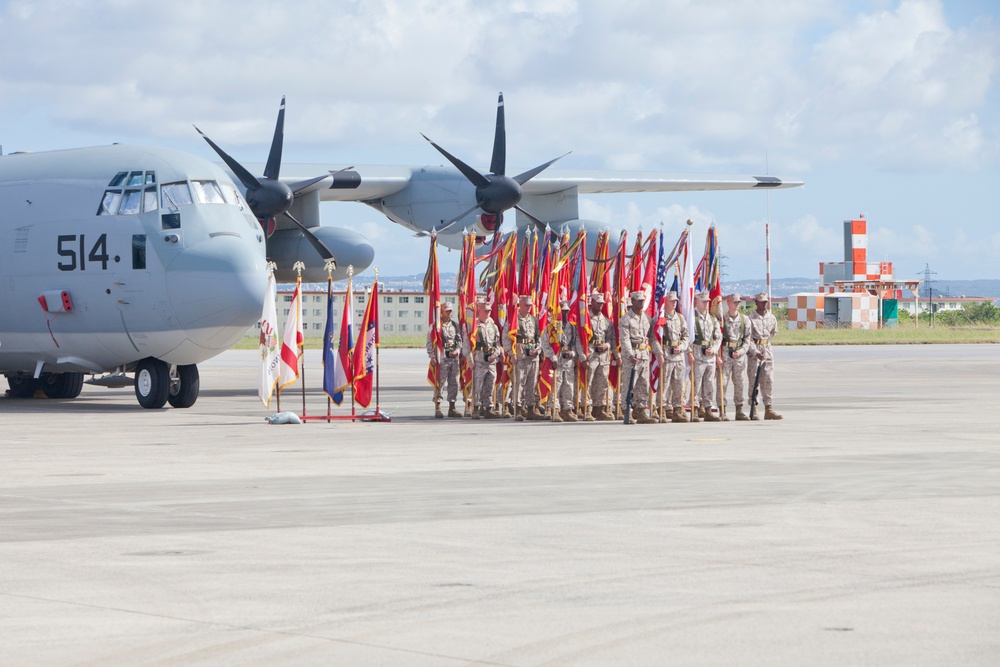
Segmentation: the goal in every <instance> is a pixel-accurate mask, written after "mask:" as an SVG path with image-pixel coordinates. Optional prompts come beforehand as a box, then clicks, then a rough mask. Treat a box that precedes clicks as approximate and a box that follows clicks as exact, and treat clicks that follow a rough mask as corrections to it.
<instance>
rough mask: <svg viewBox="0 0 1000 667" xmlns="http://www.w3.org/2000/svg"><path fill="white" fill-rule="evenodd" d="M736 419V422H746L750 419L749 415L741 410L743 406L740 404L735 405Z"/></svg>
mask: <svg viewBox="0 0 1000 667" xmlns="http://www.w3.org/2000/svg"><path fill="white" fill-rule="evenodd" d="M736 421H738V422H748V421H750V417H748V416H747V413H745V412H743V406H742V405H737V406H736Z"/></svg>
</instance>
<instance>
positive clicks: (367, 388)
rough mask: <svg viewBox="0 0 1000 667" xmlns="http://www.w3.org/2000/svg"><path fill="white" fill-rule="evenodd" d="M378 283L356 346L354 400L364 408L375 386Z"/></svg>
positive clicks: (367, 307)
mask: <svg viewBox="0 0 1000 667" xmlns="http://www.w3.org/2000/svg"><path fill="white" fill-rule="evenodd" d="M378 343H379V335H378V281H377V280H376V281H375V282H374V283H372V291H371V293H369V295H368V305H367V306H366V307H365V316H364V317H363V318H362V319H361V326H360V328H359V329H358V343H357V345H355V346H354V356H353V363H354V400H355V401H357V402H358V405H360V406H361V407H363V408H367V407H368V406H369V404H371V402H372V389H373V387H374V386H375V384H374V383H375V348H376V347H378Z"/></svg>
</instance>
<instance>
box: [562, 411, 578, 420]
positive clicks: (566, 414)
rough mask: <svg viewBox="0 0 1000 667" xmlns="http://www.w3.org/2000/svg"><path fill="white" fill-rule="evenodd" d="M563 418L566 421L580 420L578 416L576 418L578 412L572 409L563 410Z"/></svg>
mask: <svg viewBox="0 0 1000 667" xmlns="http://www.w3.org/2000/svg"><path fill="white" fill-rule="evenodd" d="M562 418H563V421H564V422H575V421H578V420H577V418H576V413H575V412H573V411H572V410H563V415H562Z"/></svg>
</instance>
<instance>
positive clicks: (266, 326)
mask: <svg viewBox="0 0 1000 667" xmlns="http://www.w3.org/2000/svg"><path fill="white" fill-rule="evenodd" d="M277 291H278V286H277V285H275V283H274V273H273V272H272V273H269V275H268V276H267V291H266V293H265V295H264V312H263V314H262V315H261V318H260V382H259V384H258V385H257V396H259V397H260V402H261V403H263V404H264V407H267V408H269V407H271V395H272V394H273V393H274V386H275V385H276V384H278V378H277V376H276V375H275V373H276V371H277V369H278V313H277V310H276V309H275V306H274V301H275V299H276V298H277Z"/></svg>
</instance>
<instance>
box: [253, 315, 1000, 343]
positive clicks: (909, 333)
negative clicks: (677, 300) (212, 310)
mask: <svg viewBox="0 0 1000 667" xmlns="http://www.w3.org/2000/svg"><path fill="white" fill-rule="evenodd" d="M784 326H785V323H784V322H779V323H778V336H777V337H776V338H775V339H774V344H775V345H927V344H934V343H948V344H961V343H969V344H971V343H1000V327H985V326H984V327H976V326H964V327H944V326H934V327H929V326H927V325H926V324H921V325H920V327H919V328H916V327H914V326H913V324H912V323H903V322H901V323H900V324H899V326H898V327H896V328H894V329H873V330H869V331H864V330H862V329H810V330H807V329H796V330H794V331H793V330H789V329H785V328H783V327H784ZM426 340H427V338H426V337H425V336H422V335H419V334H415V335H410V336H402V335H399V334H396V335H392V336H385V335H384V336H382V340H381V343H380V347H382V348H383V349H393V348H423V347H424V344H425V342H426ZM322 344H323V339H322V338H319V337H316V338H306V349H308V350H318V349H320V348H321V347H322ZM257 346H258V340H257V339H256V338H252V337H250V336H247V337H245V338H243V339H242V340H240V341H239V342H238V343H237V344H236V345H234V346H233V349H234V350H256V349H257Z"/></svg>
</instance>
